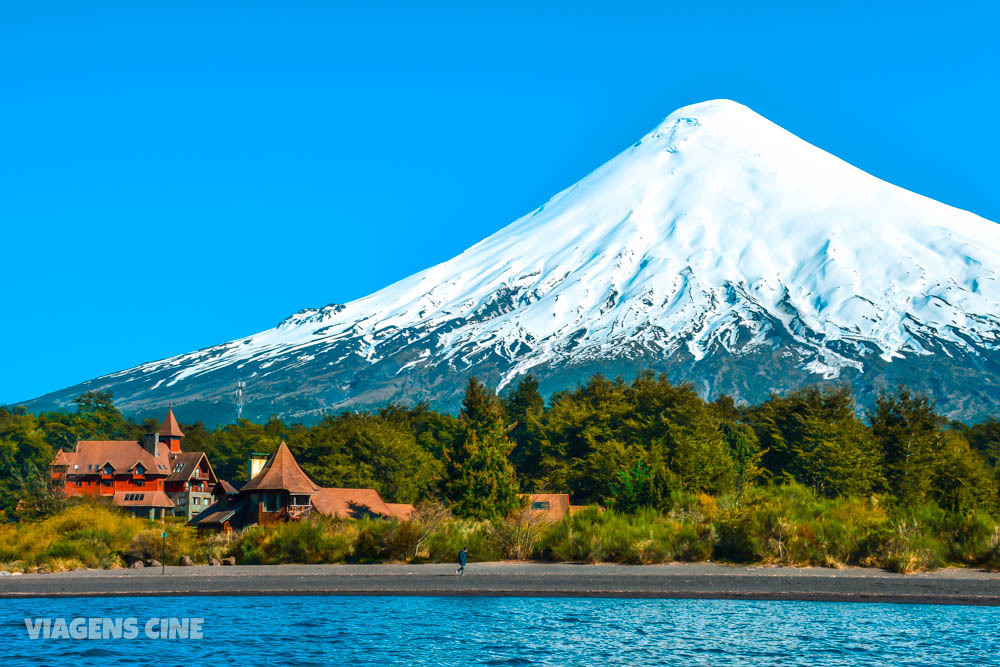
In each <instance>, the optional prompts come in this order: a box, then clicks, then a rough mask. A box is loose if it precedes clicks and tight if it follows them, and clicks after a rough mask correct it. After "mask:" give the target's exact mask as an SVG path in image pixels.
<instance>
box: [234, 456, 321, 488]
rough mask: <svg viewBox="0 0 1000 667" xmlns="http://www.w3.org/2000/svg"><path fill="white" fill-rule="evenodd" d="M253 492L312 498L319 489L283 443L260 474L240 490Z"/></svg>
mask: <svg viewBox="0 0 1000 667" xmlns="http://www.w3.org/2000/svg"><path fill="white" fill-rule="evenodd" d="M251 491H287V492H288V493H289V494H292V495H296V496H311V495H313V494H315V493H316V492H317V491H319V487H318V486H316V484H315V483H313V481H312V480H311V479H309V475H307V474H305V472H303V471H302V468H300V467H299V463H298V461H296V460H295V457H294V456H292V452H291V451H290V450H289V449H288V445H286V444H285V443H281V444H280V445H279V446H278V449H277V451H275V452H274V454H272V455H271V458H269V459H268V460H267V463H265V464H264V467H263V468H262V469H261V471H260V473H258V474H257V476H256V477H254V478H253V479H251V480H250V481H249V482H247V483H246V484H244V485H243V487H242V488H241V489H240V493H249V492H251Z"/></svg>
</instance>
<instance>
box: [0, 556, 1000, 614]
mask: <svg viewBox="0 0 1000 667" xmlns="http://www.w3.org/2000/svg"><path fill="white" fill-rule="evenodd" d="M455 567H456V566H455V565H444V564H430V565H257V566H254V565H243V566H236V567H208V566H195V567H168V568H167V569H166V574H160V568H146V569H139V570H87V571H77V572H62V573H56V574H25V575H21V576H9V577H8V576H0V598H15V597H17V598H19V597H86V596H127V595H132V596H135V595H491V596H529V597H530V596H555V597H642V598H712V599H747V600H817V601H843V602H909V603H931V604H975V605H1000V573H989V572H981V571H977V570H967V569H950V570H941V571H938V572H934V573H927V574H909V575H901V574H893V573H890V572H885V571H882V570H874V569H862V568H845V569H841V570H832V569H825V568H789V567H760V566H750V567H743V566H740V567H736V566H728V565H717V564H712V563H698V564H671V565H576V564H554V563H514V562H503V563H470V564H469V566H468V568H467V572H466V574H465V576H461V577H460V576H456V575H455Z"/></svg>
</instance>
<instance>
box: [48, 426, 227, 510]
mask: <svg viewBox="0 0 1000 667" xmlns="http://www.w3.org/2000/svg"><path fill="white" fill-rule="evenodd" d="M183 438H184V433H183V432H181V429H180V426H179V425H178V423H177V419H176V418H175V417H174V411H173V409H170V410H168V411H167V416H166V419H164V420H163V424H162V425H161V426H160V430H159V431H158V432H157V433H150V434H148V435H146V436H145V437H144V438H143V439H142V440H141V441H135V440H81V441H79V442H77V443H76V448H75V449H74V450H73V451H71V452H68V451H62V450H60V451H59V452H57V453H56V456H55V458H54V459H53V461H52V464H51V466H50V469H51V474H52V486H53V487H54V488H58V489H61V490H62V491H63V492H64V493H65V494H66V496H68V497H73V496H87V497H91V498H95V499H102V500H106V501H108V502H110V503H112V504H113V505H115V506H118V507H121V508H123V509H127V510H129V511H130V512H132V513H133V514H135V515H136V516H143V517H149V518H151V519H156V518H161V517H163V516H164V515H168V514H178V515H181V516H187V517H188V518H190V517H192V516H194V515H195V514H198V513H200V512H201V511H202V510H203V509H205V508H206V507H208V506H209V505H210V504H212V502H213V496H212V494H213V492H214V491H215V488H216V485H217V484H218V480H217V479H216V477H215V473H214V471H212V466H211V465H210V464H209V462H208V459H207V457H206V456H205V454H204V453H203V452H183V451H182V450H181V440H182V439H183Z"/></svg>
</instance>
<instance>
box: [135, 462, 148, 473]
mask: <svg viewBox="0 0 1000 667" xmlns="http://www.w3.org/2000/svg"><path fill="white" fill-rule="evenodd" d="M135 474H136V475H145V474H146V469H145V468H143V467H142V464H141V463H136V464H135Z"/></svg>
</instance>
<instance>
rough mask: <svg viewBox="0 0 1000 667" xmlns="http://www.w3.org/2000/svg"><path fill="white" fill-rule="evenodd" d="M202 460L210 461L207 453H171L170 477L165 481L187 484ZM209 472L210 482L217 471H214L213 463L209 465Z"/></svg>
mask: <svg viewBox="0 0 1000 667" xmlns="http://www.w3.org/2000/svg"><path fill="white" fill-rule="evenodd" d="M202 459H205V460H206V461H207V460H208V458H207V457H206V456H205V452H171V453H170V476H169V477H167V479H166V480H165V481H167V482H186V481H187V480H188V479H190V477H191V475H193V474H194V472H195V471H196V470H198V465H199V464H200V463H201V460H202ZM208 470H209V473H208V476H209V480H211V479H213V478H214V477H215V471H214V470H212V464H211V463H209V464H208Z"/></svg>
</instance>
